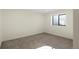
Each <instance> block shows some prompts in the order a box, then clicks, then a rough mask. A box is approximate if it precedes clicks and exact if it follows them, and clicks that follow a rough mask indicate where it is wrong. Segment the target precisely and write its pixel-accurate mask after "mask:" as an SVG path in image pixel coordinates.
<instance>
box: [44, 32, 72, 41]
mask: <svg viewBox="0 0 79 59" xmlns="http://www.w3.org/2000/svg"><path fill="white" fill-rule="evenodd" d="M44 33H46V34H49V35H53V36H58V37H61V38H65V39H70V38H67V37H63V36H59V35H55V34H51V33H47V32H44ZM70 40H73V39H70Z"/></svg>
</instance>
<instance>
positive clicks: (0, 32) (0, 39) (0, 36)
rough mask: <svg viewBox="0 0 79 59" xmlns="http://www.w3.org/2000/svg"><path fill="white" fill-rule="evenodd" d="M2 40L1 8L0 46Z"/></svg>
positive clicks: (0, 18) (0, 19) (0, 13)
mask: <svg viewBox="0 0 79 59" xmlns="http://www.w3.org/2000/svg"><path fill="white" fill-rule="evenodd" d="M1 41H2V12H1V10H0V46H1Z"/></svg>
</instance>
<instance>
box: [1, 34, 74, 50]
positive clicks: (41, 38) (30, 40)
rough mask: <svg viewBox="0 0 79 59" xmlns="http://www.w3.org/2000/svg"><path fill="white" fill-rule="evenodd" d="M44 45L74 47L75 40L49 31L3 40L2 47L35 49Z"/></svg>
mask: <svg viewBox="0 0 79 59" xmlns="http://www.w3.org/2000/svg"><path fill="white" fill-rule="evenodd" d="M42 46H51V47H53V48H56V49H72V46H73V41H72V40H70V39H66V38H62V37H59V36H55V35H50V34H47V33H41V34H37V35H33V36H28V37H22V38H18V39H15V40H8V41H3V42H2V46H1V48H2V49H35V48H39V47H42Z"/></svg>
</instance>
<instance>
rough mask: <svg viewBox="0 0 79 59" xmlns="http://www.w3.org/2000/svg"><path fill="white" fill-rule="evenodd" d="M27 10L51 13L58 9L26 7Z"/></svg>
mask: <svg viewBox="0 0 79 59" xmlns="http://www.w3.org/2000/svg"><path fill="white" fill-rule="evenodd" d="M28 10H29V11H33V12H39V13H51V12H54V11H57V10H59V9H28Z"/></svg>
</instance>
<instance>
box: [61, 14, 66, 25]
mask: <svg viewBox="0 0 79 59" xmlns="http://www.w3.org/2000/svg"><path fill="white" fill-rule="evenodd" d="M59 24H60V25H66V15H60V16H59Z"/></svg>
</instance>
